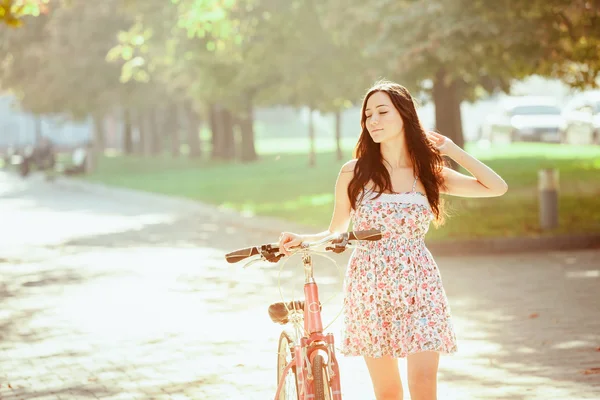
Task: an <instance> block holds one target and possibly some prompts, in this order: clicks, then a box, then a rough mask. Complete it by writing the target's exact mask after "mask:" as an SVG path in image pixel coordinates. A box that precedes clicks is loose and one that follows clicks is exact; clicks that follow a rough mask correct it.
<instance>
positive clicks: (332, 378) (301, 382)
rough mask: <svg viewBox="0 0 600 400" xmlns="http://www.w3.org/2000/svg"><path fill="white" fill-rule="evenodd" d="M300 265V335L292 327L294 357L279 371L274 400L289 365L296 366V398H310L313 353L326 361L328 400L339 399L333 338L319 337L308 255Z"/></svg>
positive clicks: (318, 307) (316, 296) (317, 307)
mask: <svg viewBox="0 0 600 400" xmlns="http://www.w3.org/2000/svg"><path fill="white" fill-rule="evenodd" d="M302 263H303V264H304V274H305V278H306V280H305V284H304V298H305V302H304V332H302V331H301V330H300V329H298V328H297V327H295V328H296V338H300V342H299V343H296V344H295V346H294V358H293V359H292V361H290V363H289V364H288V365H287V366H286V368H285V370H284V372H283V375H282V381H281V382H279V385H278V387H277V393H276V395H275V400H279V394H280V392H281V389H282V386H283V380H284V379H285V376H286V375H287V373H288V371H289V370H290V368H292V367H293V366H295V367H296V378H297V380H298V399H299V400H311V399H314V395H315V389H314V386H313V380H312V364H313V360H314V358H315V356H316V355H317V354H320V355H322V356H323V359H324V360H325V362H326V368H327V371H328V374H327V377H328V378H329V382H328V383H329V386H330V387H331V395H332V400H342V389H341V384H340V373H339V365H338V362H337V359H336V357H335V346H334V344H335V343H334V338H333V335H332V334H331V333H328V334H323V322H322V320H321V305H320V304H321V303H320V302H319V290H318V287H317V283H316V282H315V280H314V277H313V265H312V258H311V256H310V254H308V253H305V254H304V255H303V257H302Z"/></svg>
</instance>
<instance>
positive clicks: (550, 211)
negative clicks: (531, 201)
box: [538, 168, 558, 230]
mask: <svg viewBox="0 0 600 400" xmlns="http://www.w3.org/2000/svg"><path fill="white" fill-rule="evenodd" d="M538 191H539V207H540V209H539V212H540V227H541V228H542V229H544V230H546V229H553V228H556V227H558V171H557V170H556V169H554V168H545V169H541V170H539V171H538Z"/></svg>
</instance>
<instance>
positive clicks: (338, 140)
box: [335, 110, 344, 161]
mask: <svg viewBox="0 0 600 400" xmlns="http://www.w3.org/2000/svg"><path fill="white" fill-rule="evenodd" d="M335 149H336V159H337V160H338V161H342V159H343V157H344V155H343V153H342V112H341V111H340V110H338V111H336V112H335Z"/></svg>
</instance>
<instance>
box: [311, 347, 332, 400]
mask: <svg viewBox="0 0 600 400" xmlns="http://www.w3.org/2000/svg"><path fill="white" fill-rule="evenodd" d="M312 373H313V387H314V392H315V400H331V399H332V396H331V386H329V374H328V373H327V365H325V361H324V360H323V356H322V355H320V354H317V355H316V356H315V358H314V360H313V364H312Z"/></svg>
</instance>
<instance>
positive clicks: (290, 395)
mask: <svg viewBox="0 0 600 400" xmlns="http://www.w3.org/2000/svg"><path fill="white" fill-rule="evenodd" d="M293 344H294V341H293V340H292V338H291V337H290V336H289V335H288V334H287V333H286V332H281V336H279V346H278V347H277V385H279V382H281V380H282V379H283V386H282V387H281V391H280V392H279V399H278V400H298V399H299V398H300V397H299V396H298V379H297V377H296V367H292V368H290V369H289V370H288V373H287V374H286V376H283V371H284V370H285V367H286V366H287V365H288V364H289V363H290V361H292V359H293V358H294V355H293V354H292V351H293V349H292V346H293Z"/></svg>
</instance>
